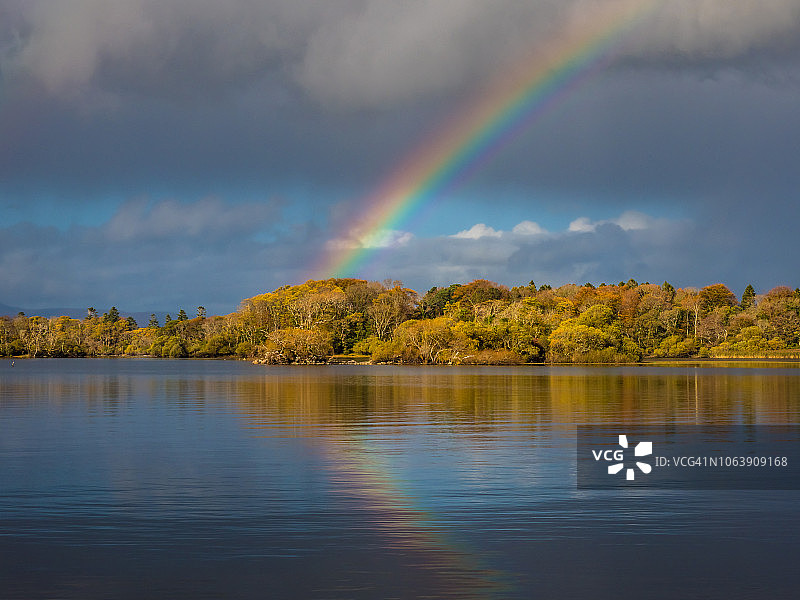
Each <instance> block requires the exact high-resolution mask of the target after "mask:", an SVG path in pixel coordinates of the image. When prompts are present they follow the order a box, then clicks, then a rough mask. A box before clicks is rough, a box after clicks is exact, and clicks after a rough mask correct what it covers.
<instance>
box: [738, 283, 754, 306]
mask: <svg viewBox="0 0 800 600" xmlns="http://www.w3.org/2000/svg"><path fill="white" fill-rule="evenodd" d="M755 305H756V291H755V290H754V289H753V286H752V285H750V284H749V283H748V284H747V287H746V288H744V293H742V303H741V307H742V310H747V309H748V308H751V307H753V306H755Z"/></svg>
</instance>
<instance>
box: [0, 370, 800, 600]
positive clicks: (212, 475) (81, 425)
mask: <svg viewBox="0 0 800 600" xmlns="http://www.w3.org/2000/svg"><path fill="white" fill-rule="evenodd" d="M798 422H800V368H798V367H797V365H795V364H781V363H764V364H749V365H744V364H724V365H716V364H715V365H714V366H708V365H703V366H700V367H698V366H696V365H691V364H684V365H673V366H669V365H658V366H639V367H613V368H603V367H587V368H581V367H518V368H516V367H498V368H493V367H464V368H460V367H444V368H425V367H420V368H413V367H409V368H405V367H378V366H373V367H369V366H336V367H333V366H331V367H286V368H284V367H264V366H255V365H251V364H249V363H242V362H222V361H169V360H147V359H139V360H135V359H131V360H125V359H116V360H69V359H67V360H17V361H16V362H15V365H14V367H11V362H10V361H3V362H2V363H0V598H3V599H9V600H10V599H16V598H25V599H36V598H70V599H71V598H75V599H95V598H110V599H111V598H136V599H142V598H534V597H536V598H548V599H549V598H552V599H558V598H615V599H619V598H637V599H639V598H725V599H731V598H796V597H797V594H798V591H797V590H798V587H800V571H799V570H798V569H797V561H798V557H800V537H798V534H800V492H797V491H770V492H767V491H758V490H757V491H739V492H732V491H693V490H681V491H675V490H672V491H670V490H646V489H638V490H619V491H584V490H578V489H577V488H576V482H575V424H579V423H613V424H617V423H618V424H621V425H625V424H631V425H633V424H649V423H657V424H661V423H677V424H695V423H699V424H705V423H720V424H722V423H742V424H750V423H764V424H775V423H798Z"/></svg>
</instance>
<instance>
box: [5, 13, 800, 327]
mask: <svg viewBox="0 0 800 600" xmlns="http://www.w3.org/2000/svg"><path fill="white" fill-rule="evenodd" d="M615 11H616V14H623V15H624V14H631V13H635V14H636V18H635V19H631V20H630V22H629V23H628V22H626V23H625V27H622V28H616V29H615V28H614V27H612V25H614V22H613V20H612V21H610V22H609V28H608V31H611V32H612V33H611V34H610V35H611V37H610V39H609V40H608V43H606V44H605V45H603V47H602V49H601V50H597V51H596V52H595V53H594V54H591V53H590V58H592V60H593V62H592V63H591V65H592V68H591V69H589V70H587V71H586V72H584V73H582V74H581V76H580V77H574V78H571V79H568V80H567V81H566V82H565V84H564V85H562V86H561V87H559V88H558V89H557V90H556V91H557V93H556V94H554V95H553V97H552V99H551V101H550V102H549V104H547V106H544V107H542V108H541V110H538V109H537V111H536V112H535V113H534V112H530V113H528V116H529V117H530V118H528V119H520V120H518V121H516V122H514V123H512V127H511V129H510V134H509V135H508V136H506V137H505V138H503V140H500V141H498V143H496V144H495V145H494V146H493V147H492V149H491V150H492V151H491V152H486V153H485V154H484V155H482V157H481V160H480V161H477V162H475V163H474V164H469V165H466V166H465V167H464V168H463V169H462V170H460V171H459V172H458V173H456V175H457V177H454V179H453V181H452V182H451V185H446V186H443V187H442V189H438V190H435V191H434V193H431V194H428V195H427V196H426V197H424V198H418V199H416V200H414V201H413V202H412V199H411V198H399V200H398V202H399V203H400V205H405V206H407V207H411V206H412V204H413V209H410V210H408V211H407V213H408V214H405V215H404V216H403V218H399V217H398V218H395V219H392V220H384V221H376V222H370V223H369V224H368V226H367V225H365V221H364V216H365V215H369V214H371V213H372V211H373V209H374V205H375V204H377V203H380V202H381V201H382V199H381V193H382V192H381V190H383V189H384V188H385V184H386V182H387V181H390V180H391V178H392V177H393V176H395V175H396V174H397V173H399V172H401V173H402V172H404V171H403V169H404V168H405V167H404V166H403V165H407V164H409V161H412V162H413V161H414V160H415V159H416V158H417V157H419V158H420V160H421V161H422V160H425V159H424V157H425V152H426V149H427V148H429V147H433V146H435V145H436V144H437V142H438V141H439V140H441V139H442V138H443V136H444V135H445V133H446V131H447V127H448V123H452V122H453V121H454V119H457V118H458V116H459V115H462V114H464V111H465V110H468V107H470V106H472V105H473V104H474V103H475V102H476V101H477V99H480V98H481V97H483V96H485V95H486V94H487V91H489V92H491V90H493V89H495V88H497V87H498V86H500V85H501V83H498V82H503V81H506V82H508V81H509V80H513V78H514V77H515V76H518V75H515V74H519V73H525V67H523V68H522V70H520V65H527V64H533V62H535V61H536V60H537V59H538V58H540V57H548V56H551V55H552V52H553V48H555V47H556V46H557V45H558V44H559V43H560V42H561V41H563V40H570V39H572V38H571V37H570V36H574V35H576V32H581V31H583V30H585V29H586V28H591V27H595V26H596V24H597V23H601V25H600V26H596V27H599V29H598V31H600V32H601V33H602V32H603V31H604V29H603V27H605V25H603V21H602V19H603V18H604V17H603V15H606V14H608V13H612V14H614V12H615ZM549 64H550V68H551V70H553V71H556V70H558V69H559V68H560V67H561V66H562V63H560V62H559V59H558V57H556V58H554V59H552V62H551V63H549ZM798 105H800V0H758V1H756V0H742V1H741V2H730V0H670V1H666V0H494V1H493V2H486V1H485V0H327V1H326V2H296V1H295V0H232V1H230V2H218V1H216V0H171V1H170V2H161V1H159V0H119V1H117V0H68V1H63V2H56V1H43V0H0V302H2V303H5V304H8V305H12V306H19V307H28V308H36V307H50V306H65V307H78V308H81V307H87V306H95V307H97V308H98V309H99V310H100V311H101V312H102V311H104V310H106V309H107V308H108V307H110V306H111V305H115V306H117V307H119V308H121V309H124V310H128V311H150V310H161V311H172V312H176V311H177V310H178V309H179V308H185V309H186V310H187V312H189V313H193V312H194V307H197V306H198V305H203V306H205V307H206V308H207V309H208V312H209V313H210V314H226V313H229V312H231V311H233V310H235V309H236V308H237V306H238V304H239V302H240V300H242V299H243V298H246V297H250V296H254V295H256V294H259V293H263V292H266V291H271V290H273V289H275V288H277V287H279V286H282V285H285V284H297V283H301V282H303V281H305V280H306V279H308V278H311V277H313V278H321V277H324V276H329V275H334V274H336V275H350V276H357V277H362V278H366V279H370V280H384V279H386V278H390V279H395V280H402V281H403V282H404V284H405V285H407V286H409V287H412V288H414V289H416V290H418V291H420V292H424V291H426V290H427V289H429V288H430V287H432V286H441V285H449V284H450V283H466V282H468V281H471V280H472V279H476V278H487V279H490V280H493V281H497V282H499V283H502V284H505V285H508V286H513V285H519V284H527V283H528V282H529V281H531V280H533V281H535V282H536V283H537V284H538V285H541V284H544V283H548V284H551V285H553V286H556V285H561V284H564V283H585V282H592V283H594V284H595V285H597V284H599V283H604V282H607V283H616V282H618V281H620V280H624V281H627V280H628V279H629V278H631V277H633V278H634V279H636V280H637V281H640V282H644V281H650V282H653V283H661V282H663V281H665V280H668V281H670V282H671V283H672V284H673V285H675V286H676V287H687V286H694V287H702V286H705V285H709V284H712V283H717V282H724V283H726V284H727V285H728V286H729V287H731V289H732V290H733V291H734V292H735V293H736V294H737V295H741V292H742V291H743V289H744V287H745V286H746V285H747V284H748V283H751V284H753V286H754V287H755V288H756V290H757V291H759V292H765V291H767V290H769V289H770V288H771V287H774V286H776V285H790V286H791V287H796V286H798V285H800V273H798V271H797V258H796V257H797V256H798V251H800V241H799V240H800V236H798V235H797V228H798V223H800V202H798V200H800V198H799V197H798V195H799V194H800V168H798V164H800V163H799V162H798V157H800V110H798ZM498 110H499V109H498ZM501 142H502V143H501ZM395 216H397V215H395ZM343 249H344V252H345V254H348V253H349V255H350V256H358V257H359V259H360V260H359V261H358V262H357V264H356V263H347V264H345V263H346V261H345V260H344V259H342V260H339V259H337V258H336V253H337V252H339V253H341V252H342V251H343ZM348 269H351V270H349V271H348Z"/></svg>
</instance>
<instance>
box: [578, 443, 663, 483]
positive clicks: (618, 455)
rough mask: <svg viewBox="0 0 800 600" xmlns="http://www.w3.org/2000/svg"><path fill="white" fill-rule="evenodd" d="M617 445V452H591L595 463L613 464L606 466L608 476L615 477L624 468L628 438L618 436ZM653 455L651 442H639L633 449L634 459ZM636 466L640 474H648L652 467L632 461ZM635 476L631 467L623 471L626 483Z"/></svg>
mask: <svg viewBox="0 0 800 600" xmlns="http://www.w3.org/2000/svg"><path fill="white" fill-rule="evenodd" d="M619 445H620V449H617V450H611V449H608V450H592V456H594V459H595V460H596V461H600V460H604V461H607V462H611V463H614V464H611V465H608V474H609V475H616V474H617V473H619V472H620V471H622V469H624V468H625V452H624V450H625V449H627V448H628V436H627V435H621V436H619ZM652 453H653V442H639V443H638V444H636V447H635V448H634V449H633V455H634V457H641V456H650V455H651V454H652ZM634 462H635V463H636V466H637V467H638V468H639V470H640V471H641V472H642V473H645V474H647V473H649V472H650V471H652V470H653V467H652V466H651V465H649V464H648V463H646V462H640V461H634ZM634 476H635V471H634V469H633V467H632V466H631V467H628V468H627V469H626V470H625V479H627V480H628V481H633V479H634Z"/></svg>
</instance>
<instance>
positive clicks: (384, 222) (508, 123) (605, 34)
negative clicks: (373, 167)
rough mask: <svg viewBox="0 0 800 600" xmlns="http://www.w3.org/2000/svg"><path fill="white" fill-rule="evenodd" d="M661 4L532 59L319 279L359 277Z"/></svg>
mask: <svg viewBox="0 0 800 600" xmlns="http://www.w3.org/2000/svg"><path fill="white" fill-rule="evenodd" d="M657 3H658V0H615V1H611V0H609V1H605V2H601V3H600V6H599V7H598V8H597V10H596V11H595V12H594V13H593V14H592V15H582V17H583V18H582V19H581V20H580V24H579V25H575V26H573V27H570V28H568V30H567V31H565V32H562V34H561V35H559V36H558V37H556V38H554V39H553V40H551V42H550V43H549V44H547V45H546V46H545V47H544V48H537V49H536V51H535V52H531V53H529V54H528V55H526V56H525V58H524V60H522V61H521V62H520V63H519V64H517V65H516V67H514V68H511V69H509V70H508V71H507V72H505V73H504V74H503V76H502V77H500V78H498V79H497V80H496V81H494V82H493V83H492V84H491V85H489V86H488V87H487V88H486V91H485V92H484V93H483V94H481V95H479V96H478V97H477V98H476V99H475V100H474V101H473V102H472V103H470V104H468V105H467V106H466V107H465V108H464V109H463V110H461V111H460V112H457V113H456V115H455V117H454V118H452V119H449V120H448V122H447V123H446V124H445V125H444V126H443V127H442V128H441V129H439V130H437V131H436V132H435V133H434V134H433V135H431V136H429V137H428V138H427V139H425V140H424V141H423V142H422V143H421V144H419V146H417V147H416V149H415V150H414V151H413V152H411V153H410V154H409V155H408V156H407V157H406V158H405V159H404V160H403V161H401V162H400V164H399V166H397V167H396V168H395V169H394V170H392V172H391V174H390V175H389V177H387V178H386V179H385V180H384V181H383V182H382V183H381V184H380V185H379V186H377V188H376V189H375V190H374V191H373V192H372V193H371V194H369V195H367V196H366V197H365V198H364V199H363V200H362V202H361V203H360V206H361V210H360V215H361V216H360V218H358V219H357V220H356V222H350V223H348V226H347V230H346V231H343V232H341V235H339V236H337V239H335V240H332V241H330V242H329V243H328V248H327V251H326V252H325V254H324V256H323V259H322V261H321V263H320V264H318V265H317V267H316V268H315V269H314V276H315V277H317V278H327V277H347V276H355V275H357V274H358V273H359V271H360V270H361V269H362V268H363V267H364V266H365V264H366V263H367V261H368V260H369V259H370V258H371V257H372V256H373V254H374V253H375V251H376V250H378V249H379V248H380V247H381V246H385V245H387V240H386V236H387V235H388V234H390V233H391V232H392V231H393V230H396V229H398V228H399V226H400V225H401V224H403V223H405V222H406V221H407V220H408V219H409V217H410V216H411V215H412V214H414V213H415V212H416V211H417V210H418V209H419V208H420V207H422V206H425V205H426V204H427V203H429V202H430V201H431V200H432V199H434V198H435V197H437V196H439V195H441V194H442V193H444V192H446V191H447V190H449V189H452V188H453V187H455V186H457V185H458V184H459V183H460V182H463V181H464V180H465V179H466V178H467V177H469V176H470V175H471V174H472V173H474V172H475V171H476V170H478V169H479V168H480V167H481V166H483V165H484V164H486V163H487V162H488V161H489V160H491V159H492V158H493V157H494V156H495V155H496V154H497V153H498V151H499V150H500V149H502V148H503V147H505V146H506V145H507V144H508V143H509V142H510V141H511V140H513V139H514V138H516V137H517V136H519V135H520V134H521V133H523V132H524V131H526V130H527V129H528V128H530V127H531V125H532V124H533V123H534V122H536V120H537V119H538V117H539V116H540V115H542V114H543V113H545V112H546V111H547V110H548V109H549V108H551V107H553V106H555V105H558V104H559V103H560V102H561V101H563V99H564V98H566V97H568V96H569V95H570V94H571V93H573V92H574V91H575V90H576V89H577V88H578V87H580V84H581V83H582V82H584V81H586V79H587V78H588V77H589V76H591V75H592V74H593V73H597V72H599V71H601V70H602V69H604V68H605V67H607V66H608V64H609V63H610V62H611V60H613V57H614V55H615V53H614V50H615V49H617V48H618V47H619V45H620V44H621V42H622V39H623V38H624V33H625V32H627V31H629V30H630V29H631V28H632V26H633V25H634V24H635V23H636V22H638V21H639V20H640V19H641V18H642V17H643V16H644V15H645V14H646V13H647V12H648V11H649V10H650V9H652V8H653V7H654V6H655V5H656V4H657Z"/></svg>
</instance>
